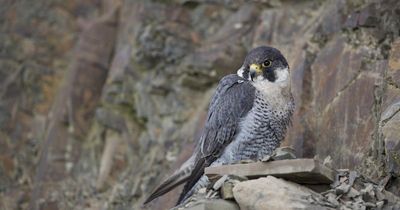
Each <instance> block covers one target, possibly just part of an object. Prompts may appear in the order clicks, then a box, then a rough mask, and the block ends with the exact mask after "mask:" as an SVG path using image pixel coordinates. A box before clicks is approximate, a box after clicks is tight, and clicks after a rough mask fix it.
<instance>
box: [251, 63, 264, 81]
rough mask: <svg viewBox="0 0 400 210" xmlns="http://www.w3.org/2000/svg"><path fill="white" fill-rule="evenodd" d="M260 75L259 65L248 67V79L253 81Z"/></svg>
mask: <svg viewBox="0 0 400 210" xmlns="http://www.w3.org/2000/svg"><path fill="white" fill-rule="evenodd" d="M261 73H262V70H261V66H260V65H259V64H251V65H250V79H251V81H253V78H255V77H256V76H258V75H260V74H261Z"/></svg>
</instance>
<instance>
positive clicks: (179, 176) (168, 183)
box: [143, 157, 194, 205]
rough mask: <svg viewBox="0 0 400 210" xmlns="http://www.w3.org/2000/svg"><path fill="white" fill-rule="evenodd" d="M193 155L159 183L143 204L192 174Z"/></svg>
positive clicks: (184, 180)
mask: <svg viewBox="0 0 400 210" xmlns="http://www.w3.org/2000/svg"><path fill="white" fill-rule="evenodd" d="M193 160H194V157H191V158H190V159H188V160H187V161H186V162H185V163H184V164H183V165H182V166H181V167H180V168H179V170H177V171H176V172H175V173H174V174H172V175H171V176H170V177H169V178H168V179H167V180H165V181H164V182H163V183H162V184H161V185H159V186H158V187H157V188H156V189H155V190H154V191H153V193H151V195H150V196H149V197H148V198H147V199H146V200H145V201H144V203H143V205H145V204H147V203H149V202H150V201H152V200H154V199H155V198H157V197H159V196H162V195H164V194H165V193H167V192H169V191H171V190H172V189H174V188H175V187H177V186H178V185H180V184H182V183H184V182H186V181H187V180H188V179H189V178H190V175H191V174H192V171H193V168H194V163H193Z"/></svg>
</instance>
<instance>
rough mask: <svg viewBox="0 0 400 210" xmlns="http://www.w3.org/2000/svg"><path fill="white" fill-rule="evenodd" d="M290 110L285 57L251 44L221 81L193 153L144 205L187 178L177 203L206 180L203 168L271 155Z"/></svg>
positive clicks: (265, 47)
mask: <svg viewBox="0 0 400 210" xmlns="http://www.w3.org/2000/svg"><path fill="white" fill-rule="evenodd" d="M293 110H294V101H293V97H292V93H291V90H290V72H289V65H288V63H287V61H286V59H285V57H284V56H283V55H282V54H281V52H280V51H279V50H277V49H275V48H272V47H267V46H261V47H257V48H254V49H252V50H251V51H250V52H249V53H248V54H247V56H246V58H245V60H244V62H243V65H242V66H241V67H240V69H239V70H238V71H237V74H230V75H227V76H225V77H223V78H222V79H221V81H220V82H219V84H218V87H217V89H216V91H215V93H214V95H213V97H212V99H211V102H210V105H209V110H208V115H207V120H206V122H205V127H204V131H203V133H202V135H201V137H200V140H199V142H198V144H197V145H196V148H195V151H194V153H193V155H192V156H191V157H190V158H189V159H188V160H187V161H186V162H185V163H184V164H183V165H182V166H181V167H180V168H179V169H178V170H177V171H176V172H175V173H174V174H173V175H172V176H171V177H170V178H168V179H167V180H165V181H164V182H163V183H162V184H161V185H160V186H158V187H157V188H156V189H155V190H154V192H153V193H152V194H151V195H150V196H149V197H148V198H147V199H146V201H145V202H144V204H146V203H148V202H150V201H151V200H153V199H155V198H157V197H159V196H161V195H163V194H165V193H167V192H168V191H170V190H172V189H173V188H175V187H176V186H178V185H180V184H182V183H184V182H186V184H185V186H184V189H183V192H182V193H181V195H180V198H179V200H178V204H180V203H182V202H183V201H185V200H186V199H187V198H188V197H190V196H191V195H192V194H193V193H195V192H196V191H198V190H199V189H200V188H203V187H206V186H207V185H208V184H209V180H208V178H207V176H205V175H204V169H205V168H206V167H208V166H216V165H223V164H232V163H236V162H239V161H240V160H260V159H262V158H263V157H264V156H266V155H270V154H271V153H272V152H273V151H274V150H275V149H276V148H277V147H278V146H279V144H280V141H281V140H282V139H283V138H284V136H285V133H286V129H287V127H288V125H289V124H290V118H291V116H292V113H293Z"/></svg>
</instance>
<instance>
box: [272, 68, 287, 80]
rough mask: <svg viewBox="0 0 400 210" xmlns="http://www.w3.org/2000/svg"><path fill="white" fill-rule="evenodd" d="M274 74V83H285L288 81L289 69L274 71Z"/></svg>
mask: <svg viewBox="0 0 400 210" xmlns="http://www.w3.org/2000/svg"><path fill="white" fill-rule="evenodd" d="M275 73H276V80H275V82H278V83H279V82H285V81H287V80H288V79H289V69H288V68H284V69H277V70H276V71H275Z"/></svg>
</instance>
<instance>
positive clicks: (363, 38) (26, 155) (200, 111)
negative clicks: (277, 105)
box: [0, 0, 400, 209]
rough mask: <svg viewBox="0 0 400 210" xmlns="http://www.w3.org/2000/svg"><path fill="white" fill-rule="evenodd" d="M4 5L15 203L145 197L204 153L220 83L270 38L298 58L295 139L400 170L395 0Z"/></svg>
mask: <svg viewBox="0 0 400 210" xmlns="http://www.w3.org/2000/svg"><path fill="white" fill-rule="evenodd" d="M245 2H246V3H245ZM0 11H1V12H0V23H1V25H2V27H1V29H0V30H1V33H0V40H1V42H0V45H1V47H0V75H1V76H0V82H1V85H2V88H1V90H0V129H1V132H0V145H1V146H0V151H1V152H0V194H1V196H0V201H2V202H0V203H2V204H0V207H1V208H4V209H15V208H18V207H19V208H22V209H35V208H36V209H68V208H72V207H73V208H78V209H98V208H106V209H131V208H134V209H137V208H139V206H140V203H141V201H142V200H143V197H144V196H145V195H147V194H148V193H149V191H150V190H152V189H153V188H154V187H155V185H157V183H159V182H160V181H161V180H162V179H163V178H165V176H166V174H167V173H170V172H172V171H173V170H174V168H175V167H176V166H178V165H179V164H180V163H181V162H182V161H183V160H185V158H186V157H188V156H189V155H190V153H191V149H192V147H193V145H194V142H195V141H196V140H197V138H198V136H199V134H200V132H201V129H202V123H203V121H204V116H205V113H206V111H207V105H208V102H209V99H210V97H211V94H212V92H213V91H214V87H215V85H216V82H217V81H218V80H219V79H220V78H221V77H222V76H223V75H225V74H228V73H234V72H235V71H236V70H237V69H238V68H239V66H240V65H241V62H242V60H243V57H244V55H245V54H246V52H247V51H248V50H250V49H251V48H253V47H256V46H258V45H271V46H274V47H276V48H279V49H280V50H281V51H282V53H283V54H284V55H285V56H286V57H287V59H288V61H289V65H290V67H291V71H292V74H291V76H292V90H293V93H294V95H295V100H296V106H297V108H296V112H295V115H294V118H293V125H292V127H291V128H290V130H289V134H288V136H287V138H286V140H285V142H283V144H284V145H291V146H293V147H294V148H295V149H296V152H297V153H298V156H304V157H313V156H315V155H317V156H318V157H319V158H321V159H324V158H325V157H327V156H330V157H331V158H332V160H333V164H335V166H336V167H337V168H340V167H343V168H352V169H357V170H359V171H360V172H362V173H364V174H365V175H367V176H369V177H370V178H372V179H375V180H379V178H381V177H384V176H387V175H389V174H392V175H393V176H394V177H398V176H399V175H400V168H399V164H400V162H399V158H400V154H399V149H400V131H399V128H400V112H399V111H400V105H399V104H400V82H399V81H400V62H399V61H400V38H399V33H400V4H399V2H397V1H394V0H393V1H368V0H360V1H346V0H339V1H329V0H326V1H300V2H299V1H252V2H247V1H217V0H215V1H214V0H211V1H200V0H193V1H186V0H171V1H157V0H154V1H133V0H126V1H117V0H115V1H111V0H110V1H102V2H100V1H91V0H87V1H71V2H68V3H66V2H63V1H57V0H40V1H35V2H34V3H33V2H31V1H23V0H21V1H17V2H14V1H5V2H4V6H2V8H1V9H0ZM390 183H391V184H390V185H388V187H389V188H390V190H392V191H393V192H397V193H398V187H400V185H399V180H398V178H392V179H391V181H390ZM176 194H177V193H171V194H169V195H167V196H165V197H164V198H161V199H159V200H158V201H156V202H155V203H154V204H153V205H152V206H150V207H148V208H150V209H165V208H167V207H168V206H172V205H173V204H174V202H175V201H174V199H175V197H176ZM1 205H3V206H1Z"/></svg>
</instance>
